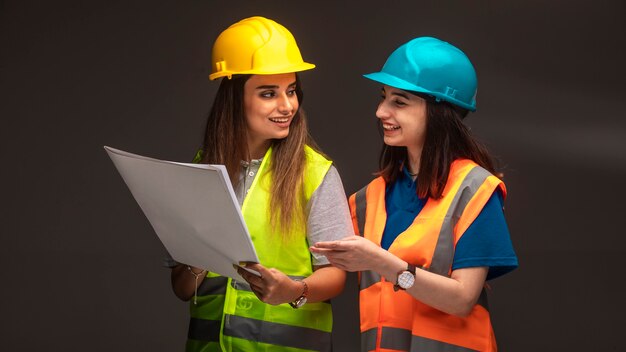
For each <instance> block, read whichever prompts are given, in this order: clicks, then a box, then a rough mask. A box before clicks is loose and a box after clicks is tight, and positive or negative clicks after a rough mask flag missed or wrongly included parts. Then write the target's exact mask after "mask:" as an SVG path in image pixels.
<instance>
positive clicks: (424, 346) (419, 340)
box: [381, 336, 477, 352]
mask: <svg viewBox="0 0 626 352" xmlns="http://www.w3.org/2000/svg"><path fill="white" fill-rule="evenodd" d="M381 347H382V346H381ZM408 351H411V352H421V351H429V352H477V350H473V349H471V348H467V347H463V346H458V345H452V344H449V343H445V342H442V341H437V340H431V339H427V338H425V337H421V336H412V337H411V349H410V350H408Z"/></svg>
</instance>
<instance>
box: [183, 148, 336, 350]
mask: <svg viewBox="0 0 626 352" xmlns="http://www.w3.org/2000/svg"><path fill="white" fill-rule="evenodd" d="M271 152H272V151H271V148H270V149H269V150H268V151H267V153H266V154H265V157H264V158H263V161H262V162H261V166H260V167H259V171H258V174H257V176H256V177H255V179H254V181H253V182H252V186H251V187H250V190H249V192H248V194H247V196H246V198H245V199H244V202H243V205H242V208H241V211H242V213H243V217H244V220H245V221H246V225H247V227H248V230H249V232H250V236H251V237H252V242H253V243H254V246H255V248H256V252H257V255H258V256H259V260H260V262H261V264H263V265H264V266H265V267H267V268H276V269H278V270H280V271H281V272H283V273H285V274H286V275H289V276H290V277H292V278H294V279H302V278H305V277H308V276H309V275H311V274H312V273H313V266H312V263H311V254H310V252H309V243H308V241H307V236H306V222H304V223H296V224H295V225H294V230H293V233H291V234H290V235H289V236H283V234H282V233H281V232H280V231H279V229H278V228H276V227H271V226H270V223H269V221H270V220H269V219H270V217H269V211H271V210H270V209H269V201H270V185H271V182H272V175H271V172H270V171H269V167H268V164H269V163H270V162H271ZM305 155H306V163H305V169H304V177H303V188H304V192H303V193H304V195H303V196H304V199H303V201H304V206H305V208H306V204H307V203H308V201H309V200H310V199H311V196H312V195H313V192H315V190H316V189H317V188H318V187H319V185H320V184H321V183H322V181H323V180H324V176H325V175H326V173H327V172H328V169H329V168H330V166H331V164H332V163H331V162H330V161H329V160H327V159H326V158H324V157H323V156H322V155H320V154H318V153H317V152H315V151H314V150H313V149H311V148H310V147H308V146H306V147H305ZM190 306H191V309H190V314H191V321H190V326H189V335H188V340H187V351H227V352H231V351H281V352H304V351H330V345H331V335H330V333H331V330H332V311H331V307H330V303H328V302H319V303H307V304H305V305H304V306H302V307H301V308H299V309H293V308H292V307H291V306H289V305H288V304H280V305H276V306H272V305H269V304H265V303H263V302H261V301H260V300H259V299H258V298H257V297H256V296H255V295H254V293H253V292H252V291H251V290H250V287H249V286H248V284H247V283H246V282H243V283H242V282H238V281H235V280H232V279H230V278H226V277H223V276H219V275H217V274H215V273H211V272H209V273H208V274H207V276H206V278H205V279H204V281H203V282H202V284H201V285H200V287H199V288H198V298H197V305H194V304H193V303H191V305H190Z"/></svg>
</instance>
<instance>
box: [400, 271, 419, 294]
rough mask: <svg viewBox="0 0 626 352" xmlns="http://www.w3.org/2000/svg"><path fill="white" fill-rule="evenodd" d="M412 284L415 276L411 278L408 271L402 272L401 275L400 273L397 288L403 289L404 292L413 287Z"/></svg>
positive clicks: (411, 275)
mask: <svg viewBox="0 0 626 352" xmlns="http://www.w3.org/2000/svg"><path fill="white" fill-rule="evenodd" d="M414 283H415V276H413V274H411V272H410V271H403V272H402V273H400V275H398V286H400V287H402V288H403V289H405V290H406V289H407V288H411V287H413V284H414Z"/></svg>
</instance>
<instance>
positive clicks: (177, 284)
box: [171, 264, 206, 301]
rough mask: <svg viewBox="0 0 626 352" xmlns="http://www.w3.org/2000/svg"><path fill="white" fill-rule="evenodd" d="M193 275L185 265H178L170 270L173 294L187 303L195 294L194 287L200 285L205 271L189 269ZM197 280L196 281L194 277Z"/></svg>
mask: <svg viewBox="0 0 626 352" xmlns="http://www.w3.org/2000/svg"><path fill="white" fill-rule="evenodd" d="M191 270H193V273H192V272H191V271H190V270H189V269H188V266H187V265H186V264H178V265H176V266H175V267H173V268H172V275H171V280H172V289H173V291H174V294H175V295H176V296H177V297H178V298H180V299H181V300H183V301H188V300H189V299H191V297H193V295H194V294H195V292H196V285H200V284H201V283H202V281H203V280H204V277H205V276H206V271H203V270H202V269H198V268H194V267H191ZM194 273H195V274H196V275H198V278H197V279H196V275H194Z"/></svg>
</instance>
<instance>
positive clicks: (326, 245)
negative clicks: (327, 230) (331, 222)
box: [314, 241, 344, 251]
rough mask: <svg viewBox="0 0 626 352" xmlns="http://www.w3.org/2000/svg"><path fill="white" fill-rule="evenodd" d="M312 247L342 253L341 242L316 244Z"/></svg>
mask: <svg viewBox="0 0 626 352" xmlns="http://www.w3.org/2000/svg"><path fill="white" fill-rule="evenodd" d="M314 247H315V248H322V249H331V250H335V251H342V250H344V249H343V243H342V241H326V242H317V243H316V244H315V246H314Z"/></svg>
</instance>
